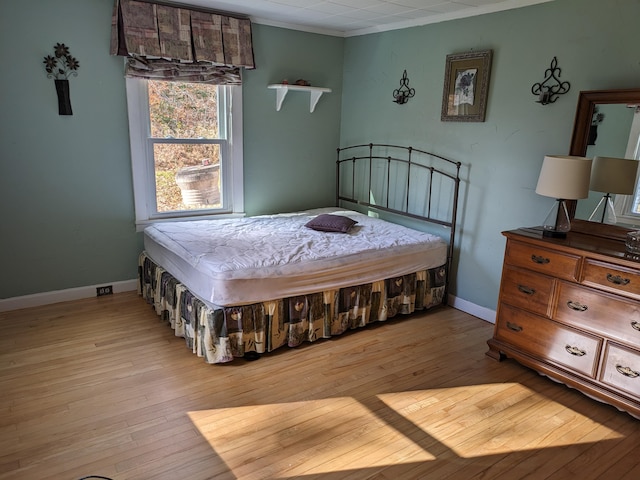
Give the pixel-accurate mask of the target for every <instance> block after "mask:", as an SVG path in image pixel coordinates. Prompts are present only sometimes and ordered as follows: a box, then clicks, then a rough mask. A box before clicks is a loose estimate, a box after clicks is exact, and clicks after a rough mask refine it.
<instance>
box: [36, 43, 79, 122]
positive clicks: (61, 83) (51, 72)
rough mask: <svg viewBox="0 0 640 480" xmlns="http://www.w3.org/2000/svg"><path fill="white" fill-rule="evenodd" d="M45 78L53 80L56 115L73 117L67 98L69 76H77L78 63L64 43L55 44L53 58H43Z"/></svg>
mask: <svg viewBox="0 0 640 480" xmlns="http://www.w3.org/2000/svg"><path fill="white" fill-rule="evenodd" d="M43 63H44V65H45V70H46V71H47V78H53V79H54V82H55V85H56V93H57V94H58V114H59V115H73V112H72V110H71V98H70V96H69V75H73V76H78V72H77V70H78V68H80V63H79V62H78V60H76V58H75V57H72V56H71V54H70V53H69V47H67V46H66V45H65V44H64V43H56V45H55V47H54V56H53V57H52V56H51V55H47V56H46V57H44V62H43Z"/></svg>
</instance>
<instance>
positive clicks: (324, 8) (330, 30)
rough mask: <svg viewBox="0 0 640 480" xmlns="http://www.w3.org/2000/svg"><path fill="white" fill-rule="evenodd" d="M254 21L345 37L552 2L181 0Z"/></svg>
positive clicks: (493, 0)
mask: <svg viewBox="0 0 640 480" xmlns="http://www.w3.org/2000/svg"><path fill="white" fill-rule="evenodd" d="M177 1H178V2H180V3H186V4H190V5H196V6H201V7H207V8H210V9H214V10H219V11H222V12H230V13H236V14H243V15H248V16H249V17H250V18H251V20H252V21H253V22H255V23H261V24H266V25H273V26H277V27H284V28H291V29H295V30H304V31H308V32H315V33H322V34H327V35H335V36H341V37H350V36H354V35H363V34H367V33H375V32H382V31H385V30H396V29H399V28H407V27H412V26H417V25H426V24H428V23H437V22H443V21H446V20H453V19H456V18H463V17H471V16H474V15H481V14H484V13H492V12H497V11H501V10H509V9H512V8H519V7H525V6H528V5H534V4H538V3H544V2H549V1H553V0H326V1H323V0H177Z"/></svg>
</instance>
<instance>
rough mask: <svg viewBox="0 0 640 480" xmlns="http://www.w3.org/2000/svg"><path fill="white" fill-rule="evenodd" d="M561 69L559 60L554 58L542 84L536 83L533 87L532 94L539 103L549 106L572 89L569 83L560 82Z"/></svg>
mask: <svg viewBox="0 0 640 480" xmlns="http://www.w3.org/2000/svg"><path fill="white" fill-rule="evenodd" d="M560 73H561V70H560V67H558V59H557V58H556V57H553V60H552V61H551V65H550V66H549V68H547V69H546V70H545V71H544V75H545V78H544V80H543V81H542V83H534V84H533V86H532V87H531V93H533V94H534V95H536V96H537V97H538V100H536V102H537V103H540V104H542V105H548V104H550V103H553V102H555V101H556V100H557V99H558V95H564V94H565V93H567V92H568V91H569V89H570V88H571V84H570V83H569V82H561V81H560V78H559V77H560Z"/></svg>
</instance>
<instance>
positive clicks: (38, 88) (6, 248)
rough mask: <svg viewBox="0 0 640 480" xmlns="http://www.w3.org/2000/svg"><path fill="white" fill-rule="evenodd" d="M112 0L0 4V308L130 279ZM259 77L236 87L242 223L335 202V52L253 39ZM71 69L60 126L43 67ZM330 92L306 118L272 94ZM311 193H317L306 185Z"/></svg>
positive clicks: (129, 203)
mask: <svg viewBox="0 0 640 480" xmlns="http://www.w3.org/2000/svg"><path fill="white" fill-rule="evenodd" d="M112 7H113V2H112V0H59V1H56V2H52V1H49V0H8V1H7V0H3V1H2V5H1V7H0V45H1V47H0V48H1V49H2V50H1V55H2V65H3V74H2V75H1V76H0V148H1V149H2V158H1V160H0V165H1V166H0V208H1V209H2V223H1V226H0V265H2V275H1V277H0V299H3V298H4V299H6V298H13V297H18V296H22V295H28V294H35V293H41V292H51V291H56V290H64V289H70V288H74V287H84V286H91V285H97V284H106V283H114V282H118V281H126V280H131V279H134V278H136V276H137V258H138V254H139V252H140V251H141V249H142V235H141V234H140V233H136V229H135V225H134V211H133V195H132V180H131V160H130V153H129V132H128V126H127V111H126V96H125V87H124V76H123V60H122V58H119V57H113V56H111V55H109V40H110V34H111V11H112ZM253 33H254V43H255V45H254V47H255V60H256V64H257V66H258V68H257V69H256V70H253V71H249V72H247V74H246V77H245V86H244V95H243V107H244V108H243V110H244V113H243V116H244V121H245V126H246V128H245V134H244V144H245V149H244V153H245V157H244V162H245V210H246V212H247V213H248V214H258V213H267V212H276V211H282V210H294V209H298V208H306V207H312V206H319V205H327V204H332V203H333V201H334V187H333V181H334V180H333V179H334V161H335V148H336V146H337V145H338V143H339V128H340V122H339V118H340V100H341V94H340V91H341V82H342V54H343V45H344V39H342V38H336V37H328V36H320V35H312V34H307V33H302V32H297V31H293V30H284V29H278V28H272V27H267V26H262V25H254V32H253ZM58 42H60V43H64V44H66V45H67V46H69V47H70V51H71V54H72V55H73V56H75V57H76V58H77V59H78V61H79V62H80V69H79V71H78V76H77V77H75V78H71V80H70V84H71V102H72V106H73V115H72V116H66V117H65V116H59V115H58V111H57V100H56V93H55V88H54V83H53V80H51V79H48V78H47V77H46V72H45V70H44V65H43V63H42V60H43V57H44V56H45V55H48V54H52V53H53V46H54V45H55V44H56V43H58ZM282 78H289V79H290V80H292V81H295V80H296V79H298V78H305V79H307V80H309V81H311V82H312V83H313V84H315V85H321V86H326V87H329V88H332V89H333V92H332V93H331V94H325V95H323V97H322V98H321V99H320V102H319V103H318V105H317V107H316V110H315V112H314V113H313V114H310V113H309V98H308V95H306V96H305V94H290V95H289V96H288V97H287V98H286V100H285V102H284V104H283V106H282V110H281V111H280V112H276V109H275V92H274V91H273V90H268V89H267V84H269V83H274V82H279V81H280V80H282ZM309 179H312V180H311V181H309Z"/></svg>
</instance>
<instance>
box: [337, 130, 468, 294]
mask: <svg viewBox="0 0 640 480" xmlns="http://www.w3.org/2000/svg"><path fill="white" fill-rule="evenodd" d="M382 162H384V163H386V167H385V166H382V167H381V164H382ZM374 163H376V167H375V171H374ZM349 165H350V166H351V172H350V173H349V171H348V170H347V169H346V168H345V167H348V166H349ZM382 165H383V164H382ZM461 165H462V164H461V163H460V162H454V161H453V160H449V159H448V158H445V157H442V156H440V155H436V154H434V153H430V152H427V151H424V150H419V149H417V148H413V147H404V146H399V145H388V144H380V143H369V144H362V145H352V146H349V147H344V148H338V149H337V160H336V206H339V205H340V202H350V203H354V204H357V205H360V206H364V207H368V208H374V209H376V210H381V211H385V212H390V213H393V214H397V215H401V216H404V217H410V218H414V219H417V220H421V221H425V222H428V223H433V224H437V225H441V226H444V227H447V228H449V241H448V250H447V286H446V291H445V298H444V301H445V303H446V301H447V300H446V299H447V292H448V290H449V279H450V277H451V266H452V261H453V251H454V242H455V233H456V216H457V213H458V191H459V188H460V166H461ZM378 171H381V173H377V172H378ZM357 173H359V175H357ZM425 173H426V178H427V179H428V180H427V182H426V183H427V185H425V186H422V185H417V186H415V187H413V188H420V189H422V190H423V191H424V200H425V202H424V208H423V211H422V212H416V211H411V205H410V202H409V200H410V197H411V193H412V192H414V190H412V186H413V184H412V177H413V178H414V179H415V178H420V179H422V178H425V177H424V174H425ZM380 175H382V182H383V183H385V185H383V187H382V190H380V187H379V186H376V187H375V188H376V192H377V193H381V194H382V195H381V197H382V198H379V199H378V200H377V201H376V202H375V203H373V202H371V198H370V196H371V192H372V191H373V190H374V181H375V180H377V183H380V180H381V179H380V178H379V177H380ZM392 176H393V177H394V179H395V180H394V182H393V183H394V184H398V183H401V185H402V186H403V188H404V190H405V192H404V194H403V195H402V197H404V198H402V197H401V198H400V201H399V200H398V195H397V192H395V191H393V188H392V187H393V185H392V180H391V178H392ZM345 177H346V178H345ZM399 179H400V180H402V182H399ZM349 181H350V185H349ZM442 182H445V183H446V182H451V185H450V187H449V188H438V189H436V190H437V192H436V193H440V192H443V191H445V192H447V193H448V195H447V198H446V200H447V202H450V203H449V204H448V205H447V206H448V207H450V208H448V209H447V211H446V214H445V215H444V216H439V215H437V213H441V210H442V209H435V208H434V207H433V200H434V198H433V194H434V185H442ZM362 183H365V184H367V183H368V185H365V187H366V188H360V191H359V189H358V188H357V184H359V186H360V187H362ZM414 183H415V181H414ZM345 184H346V186H345ZM349 190H350V193H349ZM358 193H360V195H358ZM401 193H402V192H401ZM365 194H366V195H367V196H366V197H364V195H365ZM390 194H391V195H392V196H393V197H394V198H392V199H390ZM437 200H438V201H440V200H442V199H441V198H437ZM399 204H400V205H399ZM434 210H439V211H438V212H434Z"/></svg>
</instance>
